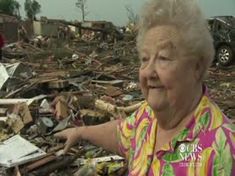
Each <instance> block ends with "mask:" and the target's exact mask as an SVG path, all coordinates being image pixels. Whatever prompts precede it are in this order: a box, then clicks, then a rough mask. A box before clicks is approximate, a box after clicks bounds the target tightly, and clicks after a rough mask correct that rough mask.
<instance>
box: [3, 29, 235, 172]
mask: <svg viewBox="0 0 235 176" xmlns="http://www.w3.org/2000/svg"><path fill="white" fill-rule="evenodd" d="M88 34H89V35H88ZM91 34H92V33H90V32H88V33H85V34H84V36H81V37H80V38H79V39H78V38H75V39H73V40H70V41H67V43H64V44H62V43H56V41H55V42H54V43H53V44H54V45H56V47H55V48H53V47H49V48H48V47H39V46H37V45H36V46H35V45H31V44H29V43H24V42H23V43H22V42H18V43H14V44H10V45H8V46H7V47H6V48H5V49H4V50H5V51H4V53H5V54H4V56H5V59H4V62H5V63H2V64H0V71H1V75H0V90H1V91H0V97H1V99H0V142H3V143H4V142H6V141H7V139H8V140H9V139H11V137H13V136H16V135H20V136H21V137H22V138H24V139H25V140H27V142H28V143H31V144H33V145H35V146H37V147H38V148H40V149H41V150H42V151H43V152H45V154H44V155H43V156H42V157H41V158H40V159H36V160H35V161H31V160H30V161H27V162H23V163H18V164H16V165H3V166H4V167H0V175H3V176H6V175H10V176H12V175H35V176H36V175H40V176H43V175H51V176H52V175H65V176H66V175H69V176H71V175H84V176H85V175H115V176H118V175H120V176H121V175H125V172H126V169H127V163H126V162H125V161H124V160H123V158H120V157H119V156H116V155H114V154H112V153H108V152H106V151H104V150H103V149H101V148H97V147H95V146H91V145H90V144H88V143H87V142H85V141H80V142H79V143H78V144H77V145H76V146H74V147H73V148H72V149H71V150H70V151H69V152H68V154H66V155H61V153H62V152H63V151H61V150H62V149H63V145H64V144H63V142H60V141H57V140H56V139H55V138H54V137H53V134H54V133H55V132H58V131H61V130H63V129H65V128H69V127H72V126H82V125H95V124H100V123H104V122H106V121H109V120H111V119H117V118H125V117H127V116H128V115H130V114H131V113H132V112H134V111H135V110H136V109H137V108H138V107H139V106H140V104H141V103H142V102H143V101H144V98H143V96H142V94H141V92H140V88H139V85H138V56H137V51H136V47H135V42H134V41H133V40H131V41H130V40H126V39H124V40H121V41H116V42H110V41H102V42H100V40H99V39H98V38H96V37H95V36H93V34H92V35H91ZM85 39H86V40H85ZM57 46H58V47H57ZM234 76H235V66H234V65H232V66H230V67H227V68H226V69H220V68H217V67H212V68H210V71H209V76H208V79H207V80H206V81H205V82H206V84H207V85H208V87H209V93H210V94H211V96H212V98H213V99H214V100H215V101H216V102H217V103H218V104H219V106H220V107H221V108H222V109H223V111H224V112H225V114H227V115H228V117H230V118H231V119H235V104H234V102H235V101H234V100H235V91H234V90H235V84H234V83H235V80H234ZM0 146H1V145H0ZM19 152H20V150H19V151H15V153H19ZM0 165H1V163H0ZM6 166H7V167H6ZM12 167H13V168H12Z"/></svg>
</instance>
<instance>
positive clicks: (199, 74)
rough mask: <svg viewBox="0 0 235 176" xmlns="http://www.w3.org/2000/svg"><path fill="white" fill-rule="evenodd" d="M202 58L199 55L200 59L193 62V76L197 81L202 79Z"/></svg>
mask: <svg viewBox="0 0 235 176" xmlns="http://www.w3.org/2000/svg"><path fill="white" fill-rule="evenodd" d="M202 64H203V58H202V57H201V58H200V59H196V62H195V65H194V66H195V67H194V68H195V78H196V80H197V81H200V80H201V79H202V76H203V73H202V69H203V66H202Z"/></svg>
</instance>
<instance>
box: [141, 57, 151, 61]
mask: <svg viewBox="0 0 235 176" xmlns="http://www.w3.org/2000/svg"><path fill="white" fill-rule="evenodd" d="M148 60H149V59H148V58H147V57H142V58H141V62H147V61H148Z"/></svg>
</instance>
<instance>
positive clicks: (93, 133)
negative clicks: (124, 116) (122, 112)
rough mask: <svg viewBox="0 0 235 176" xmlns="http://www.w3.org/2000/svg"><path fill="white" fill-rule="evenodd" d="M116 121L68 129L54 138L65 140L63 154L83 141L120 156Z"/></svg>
mask: <svg viewBox="0 0 235 176" xmlns="http://www.w3.org/2000/svg"><path fill="white" fill-rule="evenodd" d="M118 121H119V120H114V121H110V122H107V123H104V124H100V125H95V126H84V127H76V128H69V129H66V130H64V131H62V132H59V133H56V134H55V136H56V137H58V138H60V139H65V140H66V143H65V148H64V152H65V153H66V152H67V151H68V150H69V149H70V147H72V146H73V145H74V144H76V143H77V142H78V140H80V139H83V140H87V141H89V142H91V143H92V144H94V145H97V146H100V147H102V148H104V149H106V150H109V151H111V152H115V153H118V154H121V153H120V151H119V149H118V139H117V125H118Z"/></svg>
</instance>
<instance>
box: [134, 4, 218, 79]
mask: <svg viewBox="0 0 235 176" xmlns="http://www.w3.org/2000/svg"><path fill="white" fill-rule="evenodd" d="M162 25H172V26H174V27H176V28H177V30H178V31H179V33H180V36H183V37H182V41H181V42H182V43H184V44H185V45H183V46H185V50H186V51H187V52H188V53H189V54H191V55H192V56H194V57H195V58H198V59H199V60H200V62H201V64H200V66H201V67H202V68H201V71H202V73H201V78H202V79H203V78H204V76H205V75H206V72H207V69H208V68H209V67H210V65H211V62H212V60H213V58H214V54H215V51H214V47H213V39H212V37H211V34H210V32H209V30H208V24H207V21H206V18H205V17H204V15H203V14H202V12H201V10H200V8H199V5H198V2H197V0H149V1H148V2H146V3H145V5H144V6H143V9H142V13H141V15H140V18H139V23H138V36H137V49H138V50H139V49H140V47H141V44H142V42H143V39H144V36H145V33H146V32H147V31H148V30H149V29H151V28H153V27H157V26H162ZM192 58H193V57H192Z"/></svg>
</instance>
